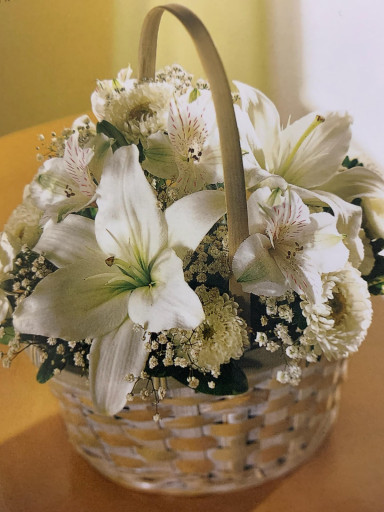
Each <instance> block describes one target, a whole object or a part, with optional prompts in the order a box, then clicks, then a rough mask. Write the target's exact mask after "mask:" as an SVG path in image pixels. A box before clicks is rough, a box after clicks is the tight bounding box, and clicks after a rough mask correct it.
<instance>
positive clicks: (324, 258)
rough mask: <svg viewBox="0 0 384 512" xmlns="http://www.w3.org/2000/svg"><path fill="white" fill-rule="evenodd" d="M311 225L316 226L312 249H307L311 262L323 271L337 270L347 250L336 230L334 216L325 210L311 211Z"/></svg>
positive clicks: (345, 261) (345, 258) (343, 263)
mask: <svg viewBox="0 0 384 512" xmlns="http://www.w3.org/2000/svg"><path fill="white" fill-rule="evenodd" d="M311 225H312V226H313V225H315V226H316V228H315V229H316V233H315V235H314V249H313V250H311V249H309V250H308V256H309V258H310V260H311V262H312V263H313V264H314V265H315V266H316V268H317V269H318V271H320V272H323V273H328V272H337V271H338V270H341V269H342V268H344V266H345V264H346V263H347V261H348V256H349V251H348V249H347V247H346V246H345V245H344V243H343V236H342V235H340V233H339V232H338V230H337V227H336V219H335V217H333V216H332V215H330V214H329V213H325V212H322V213H313V214H312V215H311Z"/></svg>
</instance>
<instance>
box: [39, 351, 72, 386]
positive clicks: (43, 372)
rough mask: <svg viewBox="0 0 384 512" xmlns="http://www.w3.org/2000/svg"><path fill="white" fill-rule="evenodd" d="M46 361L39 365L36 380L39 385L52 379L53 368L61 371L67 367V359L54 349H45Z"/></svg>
mask: <svg viewBox="0 0 384 512" xmlns="http://www.w3.org/2000/svg"><path fill="white" fill-rule="evenodd" d="M46 354H47V356H48V357H47V359H46V360H45V361H44V362H43V363H42V364H41V366H40V368H39V370H38V372H37V375H36V379H37V381H38V382H40V384H44V383H45V382H47V381H48V380H49V379H51V378H52V377H53V372H54V370H55V368H57V369H58V370H63V369H64V368H65V367H66V365H67V358H66V357H63V355H59V354H58V353H57V352H56V347H49V349H46ZM67 357H68V356H67Z"/></svg>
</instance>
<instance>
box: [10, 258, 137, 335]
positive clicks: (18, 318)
mask: <svg viewBox="0 0 384 512" xmlns="http://www.w3.org/2000/svg"><path fill="white" fill-rule="evenodd" d="M115 276H116V273H115V272H113V270H112V269H111V268H109V267H108V266H107V265H106V264H105V262H104V261H103V260H102V259H101V260H99V259H92V260H90V259H88V260H78V261H77V262H76V263H73V264H71V265H68V266H66V267H64V268H60V269H58V270H56V271H55V272H53V273H52V274H49V275H48V276H47V277H45V278H44V279H43V280H42V281H40V283H39V284H38V285H37V286H36V288H35V290H34V292H33V293H32V294H31V295H30V296H29V297H27V298H26V299H24V301H23V302H22V303H21V304H20V305H19V306H18V307H17V309H16V310H15V313H14V326H15V328H16V330H18V331H19V332H24V333H27V334H39V335H41V336H47V337H54V338H62V339H64V340H68V341H72V340H74V341H77V340H82V339H85V338H93V337H96V336H102V335H104V334H106V333H108V332H110V331H111V330H113V329H114V328H115V327H116V325H120V324H121V323H122V321H123V320H124V318H125V317H126V316H127V311H128V307H127V302H128V299H129V293H130V292H129V291H125V293H122V292H121V291H120V290H119V289H118V288H116V287H113V286H109V285H108V282H109V281H110V280H111V279H113V277H115Z"/></svg>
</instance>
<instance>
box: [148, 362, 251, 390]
mask: <svg viewBox="0 0 384 512" xmlns="http://www.w3.org/2000/svg"><path fill="white" fill-rule="evenodd" d="M220 370H221V373H220V375H219V377H218V378H217V379H215V378H214V377H212V375H211V374H209V373H202V372H199V371H198V370H193V376H194V377H196V379H198V380H199V385H198V386H197V388H196V391H198V392H200V393H205V394H207V395H216V396H223V395H239V394H241V393H245V392H246V391H247V390H248V380H247V377H246V375H245V373H244V372H243V370H242V369H241V368H240V366H239V364H238V362H237V361H234V360H232V359H231V361H230V362H229V363H228V364H224V365H222V366H221V368H220ZM145 371H146V372H147V373H148V374H150V375H152V376H153V377H173V378H174V379H176V380H178V381H179V382H181V383H182V384H184V385H185V386H188V377H190V376H191V370H190V369H189V368H180V367H178V366H169V367H164V366H158V367H156V368H155V369H149V367H148V366H147V367H146V369H145ZM209 382H214V383H215V387H214V388H213V389H212V388H210V387H209V385H208V383H209Z"/></svg>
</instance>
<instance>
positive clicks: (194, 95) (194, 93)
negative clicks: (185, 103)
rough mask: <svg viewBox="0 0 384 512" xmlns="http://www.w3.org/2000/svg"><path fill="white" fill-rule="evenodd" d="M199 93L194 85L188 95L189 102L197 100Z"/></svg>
mask: <svg viewBox="0 0 384 512" xmlns="http://www.w3.org/2000/svg"><path fill="white" fill-rule="evenodd" d="M200 95H201V92H200V91H199V89H196V87H195V88H194V89H193V90H192V91H191V93H190V95H189V103H192V102H193V101H195V100H197V98H198V97H199V96H200Z"/></svg>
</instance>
